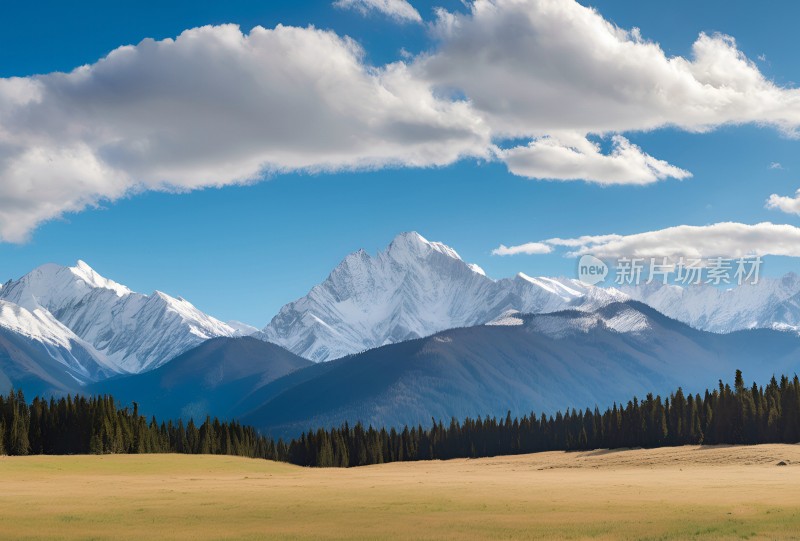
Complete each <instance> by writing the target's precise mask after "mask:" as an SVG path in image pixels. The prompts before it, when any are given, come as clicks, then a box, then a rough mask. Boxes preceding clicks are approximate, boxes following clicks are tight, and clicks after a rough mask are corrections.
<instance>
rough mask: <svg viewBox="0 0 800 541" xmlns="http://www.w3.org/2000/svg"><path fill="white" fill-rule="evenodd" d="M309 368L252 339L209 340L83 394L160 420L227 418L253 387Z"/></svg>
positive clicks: (297, 360) (100, 384)
mask: <svg viewBox="0 0 800 541" xmlns="http://www.w3.org/2000/svg"><path fill="white" fill-rule="evenodd" d="M312 364H313V363H311V361H308V360H306V359H303V358H302V357H298V356H297V355H294V354H293V353H290V352H289V351H286V350H285V349H283V348H281V347H280V346H276V345H275V344H269V343H267V342H263V341H261V340H256V339H255V338H250V337H241V338H225V337H223V338H212V339H211V340H208V341H206V342H203V343H202V344H200V345H199V346H197V347H195V348H193V349H190V350H189V351H187V352H185V353H183V354H181V355H179V356H178V357H176V358H175V359H173V360H171V361H170V362H169V363H167V364H165V365H163V366H161V367H160V368H157V369H155V370H152V371H150V372H147V373H144V374H138V375H132V376H126V377H121V378H116V379H112V380H108V381H103V382H100V383H96V384H94V385H92V386H91V387H90V388H89V391H90V392H95V393H109V394H111V395H113V396H114V397H115V398H116V399H118V400H120V401H122V402H123V403H131V402H137V403H139V404H140V406H141V407H142V411H143V412H145V413H147V414H157V415H158V416H160V417H163V418H165V419H166V418H168V419H177V418H178V417H183V418H185V419H188V418H191V417H193V418H195V419H203V418H205V416H206V415H207V414H210V415H213V416H219V417H228V415H229V414H230V413H231V411H233V409H234V408H235V407H236V406H237V405H238V404H239V403H240V402H241V401H242V400H243V399H245V398H246V397H247V396H248V395H249V394H250V393H251V392H252V391H253V390H254V389H256V388H259V387H262V386H263V385H265V384H267V383H269V382H271V381H273V380H275V379H277V378H280V377H281V376H285V375H287V374H289V373H291V372H293V371H295V370H298V369H300V368H305V367H307V366H310V365H312Z"/></svg>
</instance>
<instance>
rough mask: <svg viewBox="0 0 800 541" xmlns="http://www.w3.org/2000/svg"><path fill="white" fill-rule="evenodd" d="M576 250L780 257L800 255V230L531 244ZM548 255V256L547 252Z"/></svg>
mask: <svg viewBox="0 0 800 541" xmlns="http://www.w3.org/2000/svg"><path fill="white" fill-rule="evenodd" d="M530 244H533V245H541V246H547V247H553V246H566V247H569V248H572V250H571V251H569V252H568V253H567V254H566V255H568V256H570V257H579V256H582V255H586V254H590V255H593V256H595V257H599V258H601V259H615V258H619V257H643V258H651V257H655V258H662V257H666V258H670V259H672V260H677V259H679V258H681V257H689V258H709V257H746V256H766V255H780V256H789V257H800V228H797V227H795V226H792V225H786V224H773V223H770V222H764V223H759V224H754V225H748V224H742V223H736V222H722V223H716V224H711V225H702V226H693V225H679V226H675V227H668V228H666V229H658V230H655V231H647V232H644V233H636V234H633V235H587V236H583V237H577V238H574V239H550V240H546V241H541V242H534V243H530ZM523 246H526V245H521V246H510V247H505V246H502V245H501V248H503V249H504V250H505V251H507V252H508V254H509V255H510V254H524V253H528V252H526V251H525V250H524V249H522V247H523ZM542 253H547V252H542Z"/></svg>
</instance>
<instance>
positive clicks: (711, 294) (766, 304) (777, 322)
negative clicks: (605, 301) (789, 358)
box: [622, 273, 800, 332]
mask: <svg viewBox="0 0 800 541" xmlns="http://www.w3.org/2000/svg"><path fill="white" fill-rule="evenodd" d="M622 289H623V291H624V292H625V293H626V294H627V295H629V296H630V297H631V298H633V299H636V300H640V301H642V302H644V303H646V304H649V305H650V306H652V307H653V308H655V309H656V310H658V311H660V312H662V313H664V314H666V315H668V316H670V317H673V318H675V319H678V320H680V321H683V322H684V323H688V324H689V325H692V326H693V327H696V328H698V329H704V330H708V331H713V332H731V331H737V330H742V329H765V328H767V329H781V330H794V331H797V330H800V276H798V275H797V274H795V273H788V274H786V275H785V276H783V277H780V278H770V277H761V278H760V279H759V281H758V283H756V284H745V285H742V286H738V287H737V286H732V287H727V288H722V289H721V288H718V287H713V286H711V285H692V286H675V285H664V284H661V283H658V282H655V283H652V284H649V285H642V286H638V287H625V288H622Z"/></svg>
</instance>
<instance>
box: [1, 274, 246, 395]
mask: <svg viewBox="0 0 800 541" xmlns="http://www.w3.org/2000/svg"><path fill="white" fill-rule="evenodd" d="M0 299H1V300H3V301H6V303H13V304H14V305H16V306H18V307H20V308H22V309H24V310H25V311H26V312H28V313H32V314H39V319H40V320H41V319H47V320H49V321H50V322H51V323H52V322H53V321H55V322H58V323H59V324H60V325H61V326H60V327H59V328H58V330H54V333H55V334H58V333H61V334H62V336H61V339H62V341H63V340H72V339H73V336H75V337H77V338H79V339H80V340H81V341H82V342H83V343H84V344H85V345H87V346H88V347H90V348H91V349H92V351H93V357H94V358H95V359H97V361H98V362H99V363H102V364H103V365H104V366H105V367H107V368H108V369H110V370H112V371H114V372H117V373H139V372H143V371H146V370H150V369H153V368H156V367H158V366H160V365H162V364H163V363H165V362H167V361H169V360H170V359H172V358H173V357H175V356H177V355H179V354H181V353H183V352H184V351H186V350H188V349H190V348H192V347H194V346H196V345H198V344H200V343H201V342H203V341H205V340H207V339H209V338H213V337H217V336H235V335H237V334H239V333H240V332H241V331H239V330H237V329H234V328H233V327H231V326H229V325H227V324H225V323H223V322H221V321H218V320H217V319H214V318H213V317H211V316H208V315H207V314H204V313H203V312H201V311H200V310H198V309H197V308H195V307H194V306H193V305H192V304H191V303H190V302H188V301H186V300H185V299H182V298H177V299H176V298H173V297H171V296H169V295H166V294H165V293H161V292H160V291H156V292H155V293H153V294H152V295H143V294H141V293H136V292H133V291H131V290H130V289H128V288H127V287H125V286H123V285H120V284H118V283H116V282H114V281H112V280H109V279H106V278H104V277H102V276H100V275H99V274H98V273H96V272H95V271H94V270H93V269H92V268H91V267H89V265H87V264H86V263H84V262H82V261H79V262H78V263H77V265H76V266H74V267H62V266H59V265H54V264H47V265H43V266H41V267H38V268H37V269H34V270H33V271H31V272H30V273H28V274H26V275H25V276H23V277H22V278H20V279H19V280H17V281H9V282H8V283H6V284H5V285H4V286H3V288H2V290H0ZM12 312H13V311H8V314H11V313H12ZM6 317H7V316H6V313H5V312H4V313H3V315H2V318H0V325H2V324H6V325H8V324H9V323H7V322H6ZM8 317H10V316H8ZM29 319H30V318H29ZM4 322H5V323H4ZM66 331H69V333H67V332H66ZM21 332H22V333H23V334H24V333H25V332H26V330H25V329H22V331H21ZM93 379H98V378H93Z"/></svg>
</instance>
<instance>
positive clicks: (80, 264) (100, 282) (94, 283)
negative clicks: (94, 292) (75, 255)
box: [69, 259, 131, 297]
mask: <svg viewBox="0 0 800 541" xmlns="http://www.w3.org/2000/svg"><path fill="white" fill-rule="evenodd" d="M69 270H70V272H72V274H73V275H75V276H76V277H78V278H80V279H81V280H83V281H84V282H85V283H86V285H88V286H89V287H93V288H102V289H110V290H111V291H113V292H114V293H116V295H117V296H118V297H123V296H125V295H129V294H130V293H131V290H130V289H128V288H127V287H125V286H124V285H122V284H118V283H117V282H115V281H113V280H109V279H108V278H105V277H103V276H101V275H100V274H98V273H97V271H95V270H94V269H93V268H92V267H90V266H89V265H88V264H87V263H86V262H85V261H83V260H81V259H79V260H78V261H77V263H75V266H74V267H69Z"/></svg>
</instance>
